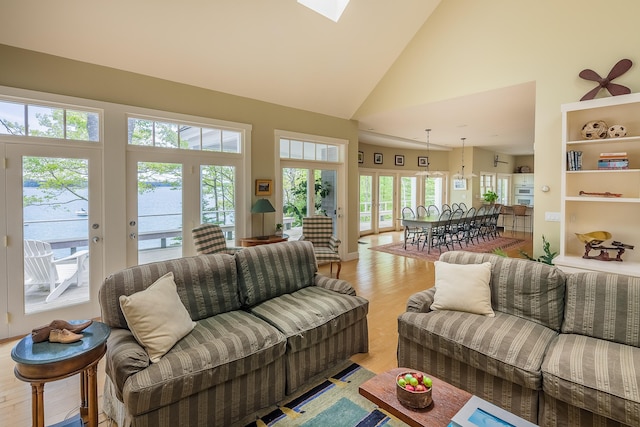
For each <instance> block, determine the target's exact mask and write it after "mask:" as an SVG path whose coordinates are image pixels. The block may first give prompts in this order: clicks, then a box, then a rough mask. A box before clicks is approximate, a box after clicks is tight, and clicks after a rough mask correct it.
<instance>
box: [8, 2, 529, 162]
mask: <svg viewBox="0 0 640 427" xmlns="http://www.w3.org/2000/svg"><path fill="white" fill-rule="evenodd" d="M439 3H440V0H404V1H401V2H391V1H371V0H351V2H350V3H349V5H348V6H347V8H346V10H345V11H344V13H343V15H342V17H341V19H340V21H339V22H338V23H334V22H333V21H331V20H329V19H327V18H325V17H323V16H321V15H319V14H317V13H315V12H313V11H311V10H310V9H308V8H307V7H304V6H302V5H301V4H299V3H298V2H297V1H296V0H269V1H265V0H208V1H203V0H183V1H180V2H178V1H175V0H136V1H130V0H110V1H102V2H100V1H86V0H65V1H64V2H49V1H46V2H43V1H41V0H10V1H3V5H2V14H3V16H5V17H12V18H11V19H4V20H3V23H2V25H0V43H2V44H6V45H10V46H16V47H20V48H25V49H30V50H34V51H38V52H44V53H48V54H53V55H57V56H62V57H66V58H71V59H75V60H79V61H84V62H89V63H93V64H98V65H103V66H108V67H113V68H117V69H121V70H126V71H131V72H135V73H140V74H144V75H149V76H153V77H158V78H162V79H167V80H171V81H175V82H180V83H185V84H190V85H194V86H198V87H202V88H207V89H212V90H216V91H220V92H225V93H230V94H234V95H239V96H244V97H248V98H253V99H258V100H262V101H266V102H271V103H275V104H280V105H284V106H289V107H293V108H299V109H303V110H308V111H314V112H318V113H322V114H327V115H331V116H336V117H341V118H346V119H350V118H352V117H353V115H354V113H355V112H356V111H357V109H358V107H360V105H361V104H362V103H363V102H364V100H365V99H366V97H367V96H368V95H369V94H370V93H371V91H373V89H374V88H375V86H376V84H377V83H378V82H379V81H380V79H381V78H382V77H383V76H384V74H385V73H386V71H387V70H388V69H389V67H391V65H392V64H393V63H394V61H395V60H396V59H397V58H398V56H399V55H400V54H401V52H402V51H403V49H404V48H405V46H406V45H407V44H408V43H409V41H410V40H411V39H412V38H413V36H414V35H415V33H416V32H417V31H418V30H419V29H420V28H421V27H422V26H423V25H424V23H425V21H426V20H427V19H428V17H429V16H430V15H431V13H432V12H433V10H434V9H435V8H436V7H437V5H438V4H439ZM3 66H7V64H3ZM533 91H534V88H533V84H531V85H523V87H520V86H518V87H515V88H509V89H504V90H499V91H493V92H492V93H486V94H478V95H472V96H469V97H465V98H460V99H455V100H449V101H443V102H439V103H437V104H431V105H422V106H415V107H413V108H410V109H407V110H405V111H388V112H385V113H382V114H376V115H374V116H370V117H364V118H362V119H361V123H360V129H361V130H363V131H365V132H363V133H362V135H361V137H362V141H363V142H373V141H374V139H373V138H372V137H371V136H370V132H366V130H368V129H374V131H373V132H375V133H378V134H384V135H385V137H384V138H379V139H378V142H377V144H378V145H389V144H391V145H393V144H395V145H394V146H405V147H409V148H415V147H414V146H415V144H414V143H412V141H413V139H414V138H418V139H421V138H422V139H421V140H422V141H424V140H425V138H426V137H425V133H424V129H425V128H426V127H431V128H433V132H432V133H431V142H432V143H435V144H442V145H456V144H458V145H459V138H460V137H462V136H465V137H466V138H467V145H468V146H469V145H473V146H486V147H490V149H494V150H495V151H499V152H501V153H507V154H525V152H526V153H532V152H533V149H532V147H533V108H534V104H535V100H534V99H533ZM517 113H522V115H519V114H517ZM462 125H466V127H465V128H460V126H462ZM463 131H465V132H463ZM492 135H498V136H492ZM388 136H391V137H392V138H389V137H388ZM403 139H406V140H408V141H409V142H408V144H405V145H403V144H402V143H401V145H397V144H399V142H398V141H403ZM404 142H405V143H406V142H407V141H404ZM503 144H504V146H503V147H502V148H501V149H499V150H498V146H502V145H503ZM527 150H528V151H527Z"/></svg>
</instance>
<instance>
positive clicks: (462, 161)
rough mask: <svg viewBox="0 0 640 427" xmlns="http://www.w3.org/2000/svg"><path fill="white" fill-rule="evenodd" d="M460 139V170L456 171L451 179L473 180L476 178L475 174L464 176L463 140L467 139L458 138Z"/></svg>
mask: <svg viewBox="0 0 640 427" xmlns="http://www.w3.org/2000/svg"><path fill="white" fill-rule="evenodd" d="M460 139H461V140H462V157H461V161H460V164H461V168H460V170H459V171H458V173H456V174H455V175H453V177H454V178H455V179H467V178H475V177H477V176H478V175H476V174H475V173H473V172H471V173H470V174H469V175H465V174H464V141H465V139H467V138H460Z"/></svg>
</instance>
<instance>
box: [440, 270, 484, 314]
mask: <svg viewBox="0 0 640 427" xmlns="http://www.w3.org/2000/svg"><path fill="white" fill-rule="evenodd" d="M434 264H435V266H436V292H435V295H434V297H433V304H431V310H453V311H465V312H467V313H475V314H482V315H485V316H489V317H494V316H495V313H494V312H493V309H492V308H491V288H490V287H489V280H490V279H491V263H490V262H484V263H482V264H449V263H446V262H442V261H436V262H435V263H434Z"/></svg>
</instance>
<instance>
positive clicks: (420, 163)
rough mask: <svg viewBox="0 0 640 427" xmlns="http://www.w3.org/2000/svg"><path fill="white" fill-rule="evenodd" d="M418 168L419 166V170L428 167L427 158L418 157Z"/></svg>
mask: <svg viewBox="0 0 640 427" xmlns="http://www.w3.org/2000/svg"><path fill="white" fill-rule="evenodd" d="M418 166H420V167H421V168H426V167H427V166H429V158H428V157H422V156H418Z"/></svg>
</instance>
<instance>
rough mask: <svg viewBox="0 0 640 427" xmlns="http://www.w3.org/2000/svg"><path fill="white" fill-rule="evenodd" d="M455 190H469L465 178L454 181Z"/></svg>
mask: <svg viewBox="0 0 640 427" xmlns="http://www.w3.org/2000/svg"><path fill="white" fill-rule="evenodd" d="M453 189H454V190H466V189H467V180H466V179H464V178H461V179H454V180H453Z"/></svg>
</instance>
